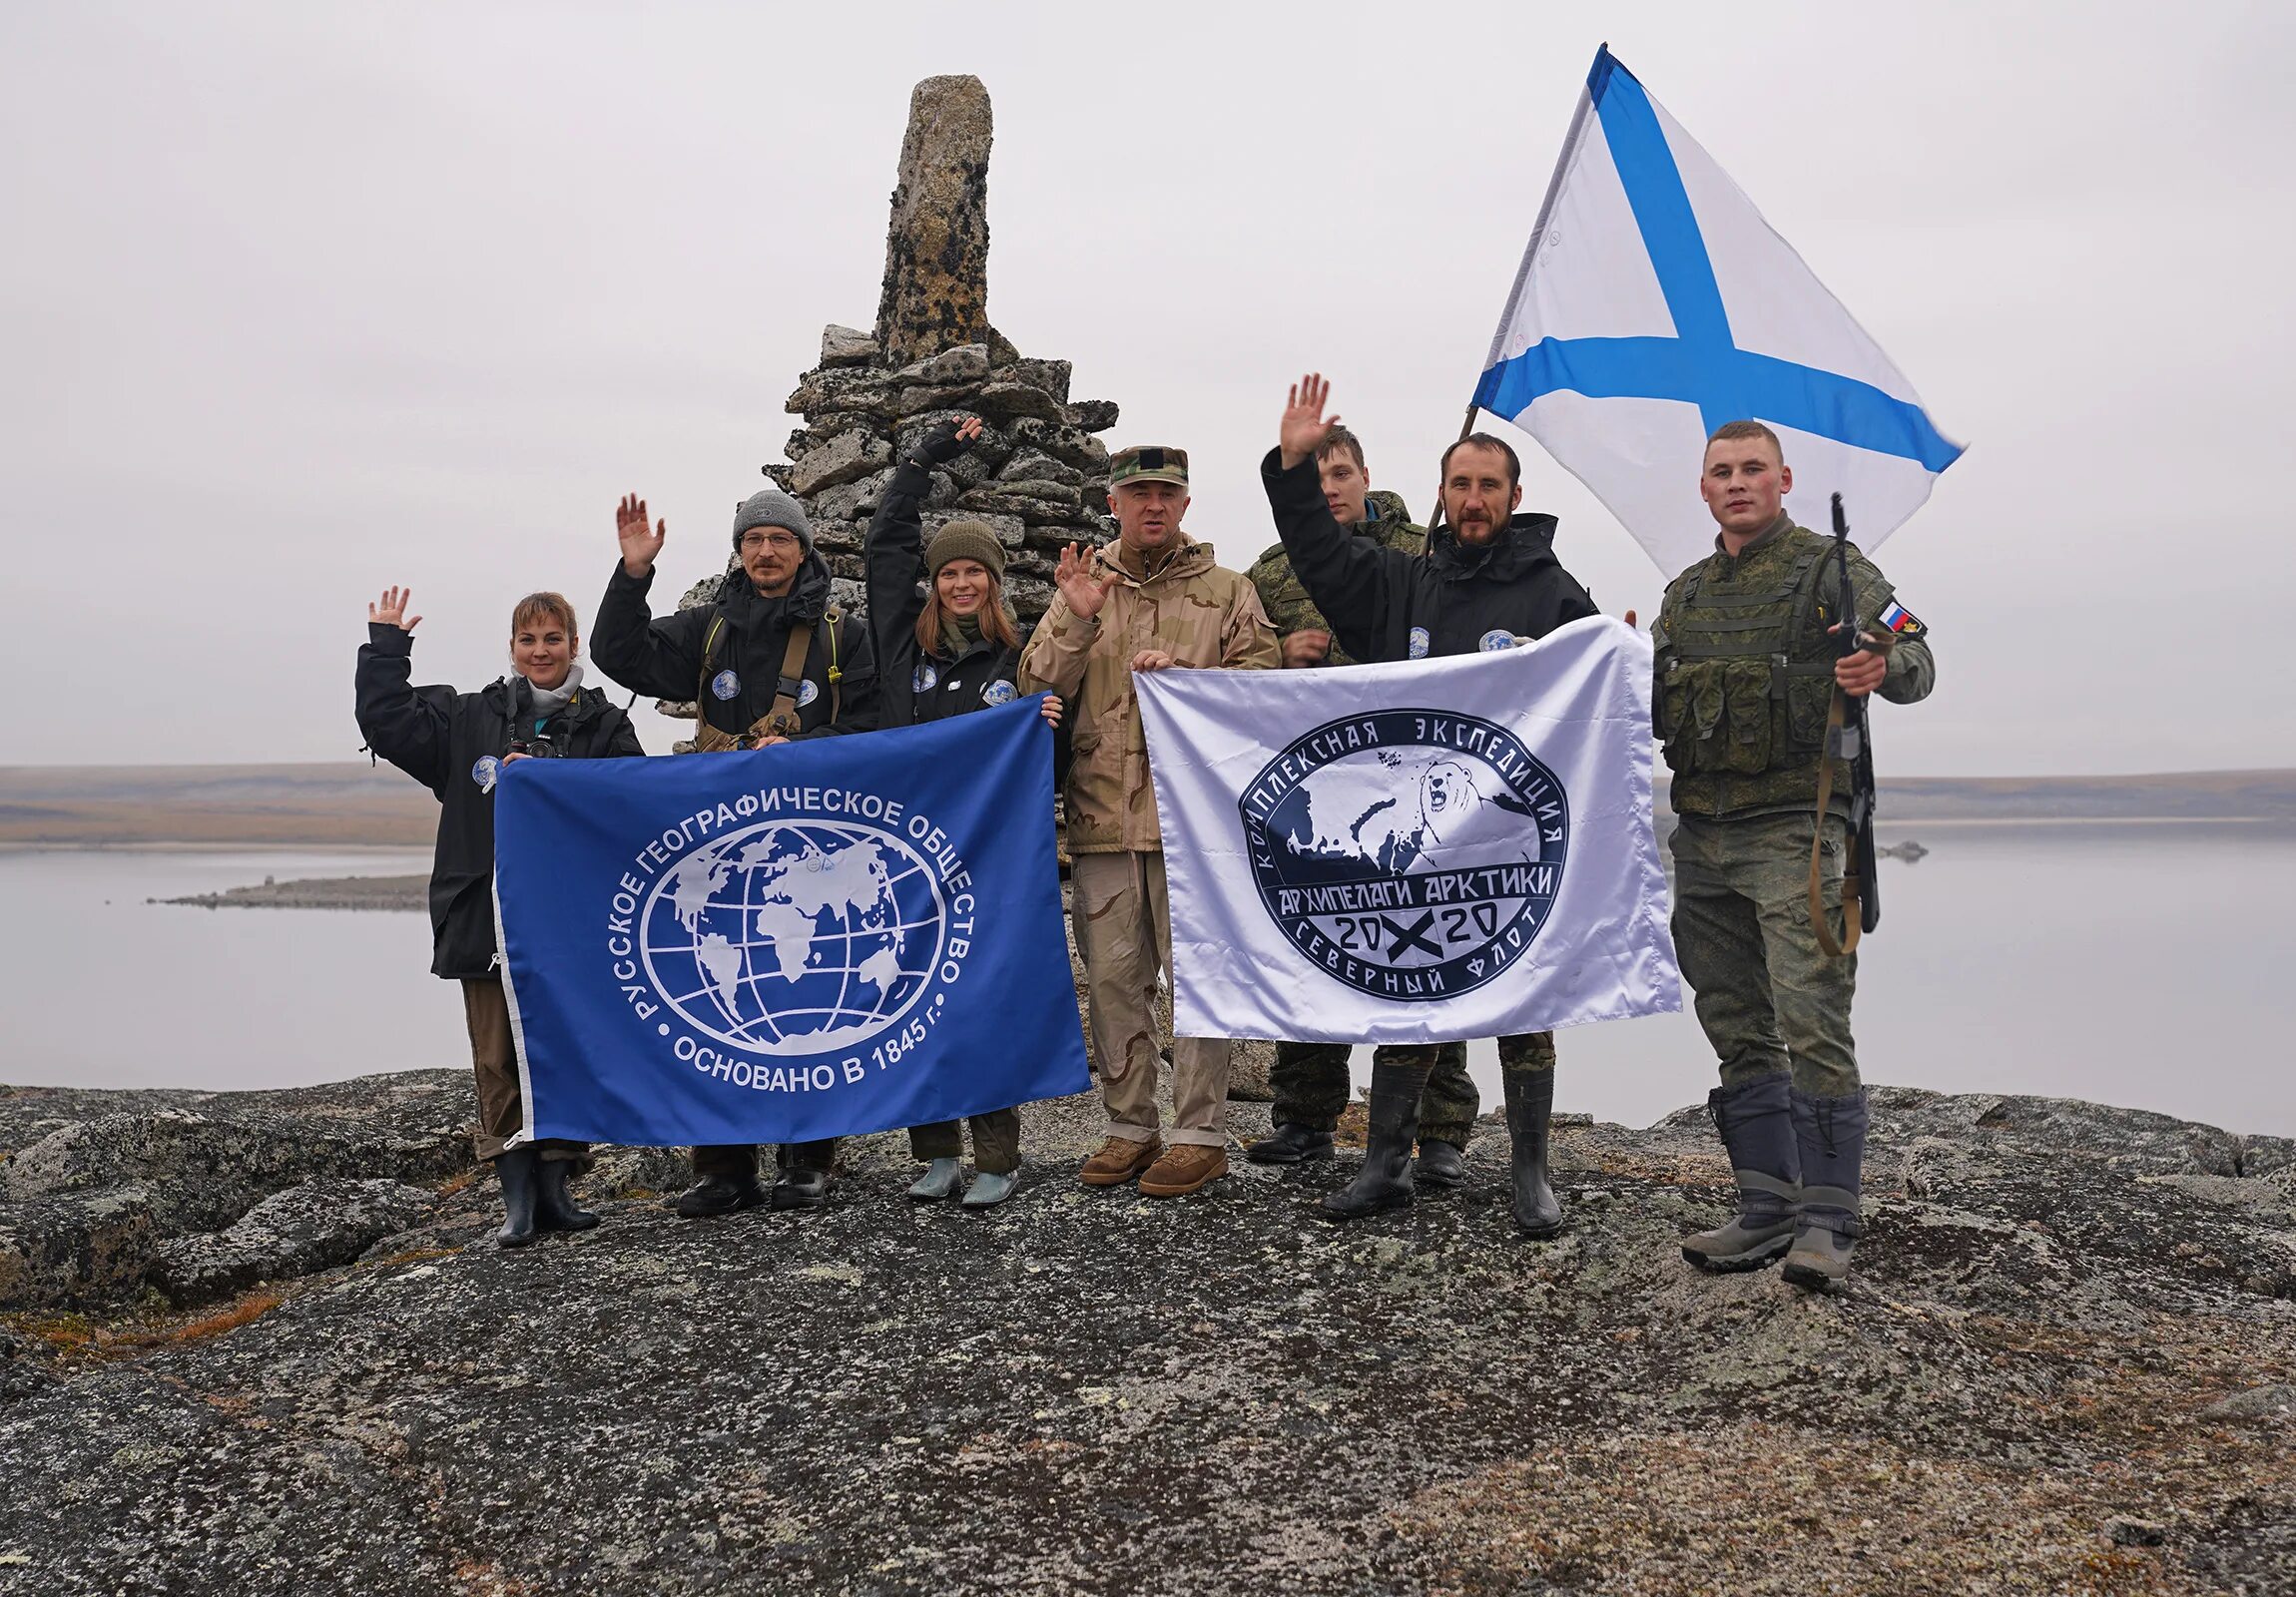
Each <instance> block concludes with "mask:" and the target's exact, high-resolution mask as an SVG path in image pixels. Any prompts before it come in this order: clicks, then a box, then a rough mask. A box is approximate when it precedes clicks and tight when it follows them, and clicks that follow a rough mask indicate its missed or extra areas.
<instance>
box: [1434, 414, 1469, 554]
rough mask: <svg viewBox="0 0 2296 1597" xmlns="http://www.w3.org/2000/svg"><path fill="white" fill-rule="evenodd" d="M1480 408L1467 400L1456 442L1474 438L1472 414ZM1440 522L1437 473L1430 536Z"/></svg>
mask: <svg viewBox="0 0 2296 1597" xmlns="http://www.w3.org/2000/svg"><path fill="white" fill-rule="evenodd" d="M1481 408H1482V407H1481V406H1480V405H1478V404H1476V403H1475V402H1474V401H1473V400H1472V399H1469V400H1468V401H1467V402H1466V419H1465V420H1464V421H1461V422H1460V423H1459V424H1458V442H1460V443H1464V442H1466V441H1467V439H1469V438H1471V437H1473V436H1474V413H1475V412H1476V411H1477V410H1479V409H1481ZM1441 520H1442V480H1441V473H1439V472H1437V473H1436V480H1435V509H1434V510H1432V511H1431V512H1429V514H1428V531H1429V533H1430V534H1433V533H1434V532H1435V527H1436V525H1437V524H1438V523H1439V522H1441Z"/></svg>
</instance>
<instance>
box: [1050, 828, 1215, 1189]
mask: <svg viewBox="0 0 2296 1597" xmlns="http://www.w3.org/2000/svg"><path fill="white" fill-rule="evenodd" d="M1068 884H1069V896H1070V912H1071V914H1072V916H1073V918H1074V921H1075V926H1076V952H1077V953H1078V955H1079V956H1081V957H1082V959H1083V960H1084V988H1085V993H1084V996H1085V1008H1086V1010H1087V1011H1088V1012H1089V1013H1090V1015H1091V1017H1092V1057H1093V1058H1094V1060H1096V1061H1097V1062H1098V1063H1099V1066H1100V1101H1101V1102H1102V1103H1103V1104H1105V1105H1106V1106H1107V1109H1108V1134H1109V1135H1110V1136H1111V1137H1124V1138H1129V1139H1130V1140H1131V1141H1133V1142H1147V1141H1149V1140H1151V1139H1152V1138H1154V1137H1155V1136H1156V1132H1157V1114H1156V1066H1157V1063H1158V1057H1159V1050H1158V1048H1157V1045H1156V973H1157V971H1159V970H1162V969H1167V968H1169V967H1170V964H1171V948H1172V916H1171V910H1170V905H1169V903H1168V901H1167V900H1166V898H1165V896H1164V855H1163V854H1162V853H1161V852H1156V853H1106V854H1078V855H1077V856H1076V860H1075V863H1074V865H1073V866H1072V867H1071V868H1070V871H1069V876H1068ZM1227 1101H1228V1043H1227V1041H1226V1039H1224V1038H1222V1039H1218V1040H1214V1039H1212V1038H1209V1037H1175V1038H1174V1039H1173V1040H1172V1130H1171V1132H1170V1134H1169V1135H1168V1136H1167V1137H1166V1138H1165V1140H1166V1141H1167V1142H1172V1143H1195V1144H1200V1145H1202V1146H1205V1147H1211V1148H1218V1147H1222V1146H1225V1144H1226V1143H1227V1141H1228V1133H1227V1129H1226V1127H1225V1125H1224V1123H1223V1120H1222V1112H1223V1109H1224V1107H1225V1105H1226V1104H1227Z"/></svg>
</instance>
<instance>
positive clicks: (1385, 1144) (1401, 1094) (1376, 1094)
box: [1324, 1061, 1428, 1221]
mask: <svg viewBox="0 0 2296 1597" xmlns="http://www.w3.org/2000/svg"><path fill="white" fill-rule="evenodd" d="M1427 1084H1428V1067H1427V1066H1425V1065H1396V1064H1387V1063H1384V1062H1378V1061H1375V1062H1374V1063H1373V1065H1372V1135H1371V1142H1370V1144H1369V1145H1368V1146H1367V1147H1366V1148H1365V1149H1364V1168H1363V1169H1362V1170H1361V1171H1360V1172H1358V1173H1357V1176H1356V1179H1355V1180H1354V1181H1351V1182H1349V1183H1348V1184H1347V1186H1345V1187H1343V1188H1341V1189H1340V1190H1339V1191H1338V1192H1335V1193H1329V1194H1327V1195H1326V1196H1325V1198H1324V1218H1325V1219H1326V1220H1335V1221H1338V1220H1361V1219H1363V1218H1364V1217H1365V1216H1366V1215H1376V1214H1378V1213H1380V1212H1381V1211H1382V1210H1386V1209H1401V1208H1402V1207H1403V1206H1404V1205H1406V1204H1408V1203H1410V1202H1411V1201H1412V1144H1413V1143H1414V1142H1415V1141H1417V1140H1418V1138H1419V1134H1420V1093H1421V1091H1422V1089H1424V1088H1425V1087H1426V1086H1427Z"/></svg>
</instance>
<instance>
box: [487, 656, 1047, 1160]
mask: <svg viewBox="0 0 2296 1597" xmlns="http://www.w3.org/2000/svg"><path fill="white" fill-rule="evenodd" d="M1038 703H1039V701H1038V700H1035V699H1029V700H1024V701H1020V702H1018V703H1016V704H1014V705H1010V706H1005V707H1001V708H998V709H993V710H983V711H979V712H976V713H974V714H972V715H969V716H961V717H956V718H953V719H951V720H948V721H943V722H937V723H934V724H933V725H930V726H925V727H913V728H902V729H898V730H894V731H888V732H872V733H866V734H861V735H855V736H849V737H839V738H819V739H809V740H806V741H803V742H799V743H791V744H783V745H779V746H777V747H775V748H771V749H761V750H756V751H752V752H748V753H728V754H710V755H696V756H689V757H682V758H677V759H667V760H582V761H573V760H551V761H541V760H535V761H519V762H518V763H516V764H515V765H511V766H508V767H506V768H504V771H503V775H502V784H501V787H500V788H499V789H498V790H497V791H496V795H495V799H494V805H495V809H494V814H495V872H494V893H495V912H496V915H497V918H498V920H499V923H500V927H501V933H502V951H503V973H504V976H505V978H506V980H505V985H506V986H507V988H508V990H509V994H510V1013H511V1021H512V1025H513V1027H514V1029H515V1030H516V1033H517V1037H518V1060H519V1073H520V1084H521V1086H522V1088H523V1089H524V1091H525V1094H526V1134H527V1135H528V1136H530V1137H538V1138H539V1137H572V1138H578V1139H582V1140H585V1141H590V1142H608V1143H621V1144H625V1145H664V1146H666V1145H674V1144H691V1143H765V1142H807V1141H811V1140H813V1139H815V1138H819V1137H832V1136H841V1135H844V1134H846V1133H850V1132H863V1131H882V1130H886V1129H888V1128H891V1127H896V1126H920V1125H926V1124H929V1123H931V1122H934V1121H942V1120H954V1119H956V1118H957V1117H958V1116H961V1115H972V1114H981V1113H984V1112H986V1111H988V1110H991V1109H1002V1108H1005V1107H1007V1106H1009V1105H1013V1104H1019V1103H1026V1102H1028V1101H1030V1100H1032V1099H1037V1098H1048V1097H1052V1096H1054V1095H1056V1094H1061V1093H1072V1092H1081V1091H1083V1090H1084V1089H1085V1087H1087V1086H1088V1085H1089V1084H1090V1083H1089V1078H1088V1076H1087V1075H1086V1071H1085V1064H1084V1039H1083V1035H1082V1032H1081V1031H1080V1029H1079V1027H1078V1025H1077V1020H1076V990H1075V987H1074V985H1073V983H1072V981H1071V978H1070V975H1069V968H1068V953H1067V947H1068V945H1067V941H1066V939H1065V937H1064V935H1063V931H1062V924H1061V913H1060V869H1059V863H1058V861H1057V859H1056V858H1055V856H1054V853H1053V833H1052V734H1051V731H1050V729H1048V728H1047V727H1046V726H1045V725H1044V722H1043V721H1042V719H1041V718H1040V717H1039V716H1038V714H1037V706H1038Z"/></svg>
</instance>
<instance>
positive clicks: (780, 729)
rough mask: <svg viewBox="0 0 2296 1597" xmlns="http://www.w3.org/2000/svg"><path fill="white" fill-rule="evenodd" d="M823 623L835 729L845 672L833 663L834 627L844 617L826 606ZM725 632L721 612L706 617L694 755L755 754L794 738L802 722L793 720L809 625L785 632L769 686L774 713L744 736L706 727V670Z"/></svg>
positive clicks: (811, 637)
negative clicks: (767, 743)
mask: <svg viewBox="0 0 2296 1597" xmlns="http://www.w3.org/2000/svg"><path fill="white" fill-rule="evenodd" d="M822 620H823V621H824V622H826V623H827V624H828V626H829V629H830V673H829V674H830V724H831V725H832V726H835V725H836V724H837V721H838V718H839V717H840V716H841V715H843V714H844V712H845V675H846V674H845V670H844V666H843V663H842V662H841V661H840V660H839V659H838V633H839V631H840V627H839V623H840V622H842V621H844V620H845V616H844V614H843V613H842V612H841V611H840V610H839V609H838V607H837V606H836V605H831V606H830V607H829V609H828V610H827V611H826V612H825V613H824V614H823V616H822ZM725 630H726V618H725V614H724V613H723V612H722V611H721V612H718V613H716V614H713V615H712V616H711V617H710V630H709V632H708V633H707V634H705V635H704V637H703V639H702V675H701V680H700V682H699V683H697V684H696V685H695V688H694V751H695V753H697V754H717V753H720V752H722V751H724V750H728V749H755V748H757V747H758V744H759V742H760V741H761V740H763V739H765V738H768V737H776V738H794V737H796V736H797V735H798V732H799V730H800V727H801V725H802V724H801V723H800V721H799V720H798V709H799V706H798V693H799V690H800V689H802V688H803V687H804V686H805V675H806V656H807V655H808V654H809V653H811V652H812V650H813V643H814V624H813V623H812V622H810V621H800V622H796V623H794V624H792V626H791V627H790V636H789V643H788V645H787V647H785V648H784V649H783V651H782V674H781V677H780V678H779V680H777V681H776V682H775V684H774V703H773V708H772V709H770V710H768V711H767V712H766V713H765V714H764V715H762V716H760V717H759V718H758V719H757V720H756V721H754V722H752V723H750V728H749V730H748V731H747V732H744V733H741V734H738V735H737V734H735V733H731V732H720V731H719V730H718V729H717V728H716V727H713V726H711V725H710V716H709V710H708V706H709V703H710V699H709V693H710V675H711V673H710V667H712V666H713V665H715V664H717V659H718V639H719V638H720V637H721V636H723V635H724V633H725Z"/></svg>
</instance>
